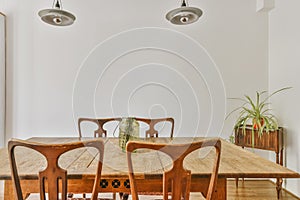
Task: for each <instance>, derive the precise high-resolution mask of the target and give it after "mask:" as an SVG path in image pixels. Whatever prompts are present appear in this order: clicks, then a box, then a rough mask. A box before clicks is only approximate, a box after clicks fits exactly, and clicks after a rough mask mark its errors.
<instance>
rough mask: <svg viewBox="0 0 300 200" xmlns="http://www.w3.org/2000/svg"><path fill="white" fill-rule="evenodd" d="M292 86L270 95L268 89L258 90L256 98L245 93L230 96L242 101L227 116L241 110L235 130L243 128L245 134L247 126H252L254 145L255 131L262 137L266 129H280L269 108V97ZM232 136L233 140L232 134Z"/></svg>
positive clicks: (268, 130) (267, 131)
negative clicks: (238, 95)
mask: <svg viewBox="0 0 300 200" xmlns="http://www.w3.org/2000/svg"><path fill="white" fill-rule="evenodd" d="M290 88H291V87H285V88H281V89H279V90H276V91H275V92H273V93H271V94H270V95H267V91H262V92H256V98H255V99H252V98H251V97H250V96H248V95H244V98H230V99H234V100H239V101H241V102H242V105H241V106H240V107H238V108H236V109H234V110H233V111H231V112H230V113H229V114H228V115H227V117H226V118H228V117H229V116H230V115H231V114H232V113H234V112H237V111H239V115H238V118H237V120H236V123H235V125H234V130H235V131H237V130H238V129H240V128H242V133H243V134H245V133H246V128H247V127H250V128H251V130H252V143H253V145H254V133H255V131H257V132H258V135H259V137H261V136H262V134H263V133H264V131H265V132H266V133H269V132H270V131H274V130H277V129H278V121H277V119H276V117H275V116H274V115H273V114H271V113H270V111H271V109H270V108H269V105H270V103H269V102H268V100H269V98H270V97H272V96H273V95H275V94H277V93H279V92H281V91H283V90H287V89H290ZM230 137H231V140H232V136H230Z"/></svg>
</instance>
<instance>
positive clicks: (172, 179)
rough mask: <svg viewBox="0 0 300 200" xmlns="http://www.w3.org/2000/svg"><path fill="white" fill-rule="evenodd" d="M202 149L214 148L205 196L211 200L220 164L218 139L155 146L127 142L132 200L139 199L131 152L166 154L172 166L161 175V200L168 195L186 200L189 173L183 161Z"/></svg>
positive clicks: (173, 198) (166, 199)
mask: <svg viewBox="0 0 300 200" xmlns="http://www.w3.org/2000/svg"><path fill="white" fill-rule="evenodd" d="M203 147H214V148H215V149H216V154H215V162H214V165H213V169H212V173H211V177H210V182H209V186H208V190H207V194H206V199H207V200H211V199H213V194H214V191H215V188H216V184H217V178H218V169H219V163H220V154H221V141H220V140H219V139H206V140H203V141H198V142H192V143H188V144H155V143H146V142H141V141H129V142H128V143H127V146H126V150H127V163H128V170H129V180H130V188H131V194H132V200H138V199H139V198H138V191H137V186H136V182H135V178H134V167H133V161H132V156H131V154H132V152H134V151H135V150H137V149H152V150H157V151H161V152H163V153H165V154H167V155H168V156H169V157H170V158H171V159H172V161H173V166H172V168H171V169H170V170H168V171H165V172H164V174H163V199H164V200H168V195H169V194H170V193H171V196H172V200H181V199H182V197H183V198H184V199H185V200H188V199H189V193H190V186H191V171H190V170H186V169H184V167H183V161H184V159H185V157H186V156H187V155H188V154H190V153H191V152H193V151H195V150H197V149H200V148H203ZM168 188H171V191H168V190H169V189H168Z"/></svg>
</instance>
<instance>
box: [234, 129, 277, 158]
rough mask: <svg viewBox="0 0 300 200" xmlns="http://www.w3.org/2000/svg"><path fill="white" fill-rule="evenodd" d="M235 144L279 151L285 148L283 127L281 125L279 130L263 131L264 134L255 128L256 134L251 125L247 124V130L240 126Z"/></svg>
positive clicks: (236, 133)
mask: <svg viewBox="0 0 300 200" xmlns="http://www.w3.org/2000/svg"><path fill="white" fill-rule="evenodd" d="M253 138H254V141H253V140H252V139H253ZM235 144H236V145H239V146H242V147H252V148H257V149H263V150H270V151H275V152H276V153H279V151H280V150H281V149H282V148H283V128H281V127H279V128H278V129H277V130H274V131H269V132H266V131H263V133H262V135H259V133H258V131H257V130H254V135H252V126H251V125H247V127H246V130H245V132H244V131H243V128H241V127H240V128H237V129H236V130H235Z"/></svg>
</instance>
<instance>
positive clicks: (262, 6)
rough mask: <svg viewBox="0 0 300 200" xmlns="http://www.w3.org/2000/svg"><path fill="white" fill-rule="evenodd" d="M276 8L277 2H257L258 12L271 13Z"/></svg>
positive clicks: (273, 0)
mask: <svg viewBox="0 0 300 200" xmlns="http://www.w3.org/2000/svg"><path fill="white" fill-rule="evenodd" d="M273 8H275V0H256V12H269V11H271V10H272V9H273Z"/></svg>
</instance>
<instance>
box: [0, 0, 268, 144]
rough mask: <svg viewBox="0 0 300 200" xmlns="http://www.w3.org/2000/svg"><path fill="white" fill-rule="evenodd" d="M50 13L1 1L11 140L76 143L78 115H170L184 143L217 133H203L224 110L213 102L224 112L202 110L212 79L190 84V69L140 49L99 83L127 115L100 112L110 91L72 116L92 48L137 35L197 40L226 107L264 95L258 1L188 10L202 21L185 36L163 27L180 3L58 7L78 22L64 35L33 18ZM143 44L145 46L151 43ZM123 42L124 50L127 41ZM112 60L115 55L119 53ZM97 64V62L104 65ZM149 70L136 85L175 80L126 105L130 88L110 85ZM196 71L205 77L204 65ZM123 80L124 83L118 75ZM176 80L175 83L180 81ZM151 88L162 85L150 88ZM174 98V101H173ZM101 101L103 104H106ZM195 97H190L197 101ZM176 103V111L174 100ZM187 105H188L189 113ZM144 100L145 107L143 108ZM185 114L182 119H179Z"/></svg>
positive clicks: (264, 45)
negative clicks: (70, 139)
mask: <svg viewBox="0 0 300 200" xmlns="http://www.w3.org/2000/svg"><path fill="white" fill-rule="evenodd" d="M51 4H52V2H50V1H46V0H43V1H35V0H26V1H23V0H15V1H10V0H0V8H2V9H3V10H2V11H3V12H4V13H6V14H7V16H8V25H7V26H8V99H7V102H8V107H7V112H8V114H7V138H10V137H21V138H27V137H31V136H37V135H39V136H74V135H77V133H76V123H75V121H76V120H77V119H76V117H77V116H78V115H85V116H88V115H92V117H93V116H95V115H97V116H108V115H111V114H116V115H120V114H128V115H139V116H149V115H151V116H164V115H172V116H174V117H175V120H176V127H175V131H177V135H188V134H189V135H190V134H191V133H192V132H193V131H196V134H197V135H205V134H206V133H205V132H206V131H207V130H208V129H209V127H210V126H212V127H214V126H217V124H214V123H220V122H212V123H211V124H209V123H210V119H211V118H212V117H213V116H212V110H213V109H214V108H217V107H222V106H223V105H224V100H223V99H217V100H215V101H216V103H217V104H220V105H211V104H208V105H209V106H206V105H207V103H210V102H211V99H210V92H209V91H208V89H207V85H205V84H206V83H207V82H206V80H210V81H211V82H213V81H214V78H215V77H214V76H213V77H210V76H207V77H201V76H198V77H196V76H195V71H194V70H193V69H192V67H191V65H190V64H189V63H187V62H184V61H183V60H182V59H180V58H178V57H176V56H173V55H172V54H170V53H162V54H159V52H158V51H157V50H156V51H151V50H146V49H144V50H143V51H139V52H135V53H132V54H130V55H128V56H123V57H122V59H120V60H118V61H119V62H115V63H114V64H113V66H112V67H111V68H110V71H108V72H109V74H108V76H107V77H105V78H106V79H105V80H106V82H105V84H107V85H108V86H111V85H114V86H116V88H117V89H118V91H119V93H117V94H118V95H119V96H117V97H120V98H123V99H124V101H126V102H128V103H129V105H130V106H131V107H130V108H132V109H131V110H129V111H127V110H125V108H126V107H125V106H124V107H120V108H119V107H118V104H117V105H114V106H113V111H112V109H111V108H109V107H108V108H107V107H105V106H103V105H107V104H101V102H108V103H111V102H115V101H114V100H110V98H111V96H110V95H111V94H110V93H109V89H105V88H104V89H103V90H97V89H95V90H94V91H95V99H96V100H98V101H94V99H85V94H84V91H82V92H83V93H82V94H81V95H80V94H77V96H76V98H77V99H75V102H76V101H77V102H79V108H78V104H76V105H75V106H77V108H78V110H75V111H74V107H73V106H74V105H73V104H72V103H74V102H73V100H74V94H73V89H74V88H73V87H74V86H76V88H77V87H84V84H82V85H79V86H78V85H76V80H77V79H76V77H77V75H78V74H82V73H83V71H82V68H81V66H82V65H85V64H86V62H84V61H86V60H85V59H86V58H89V56H88V55H89V53H90V52H91V51H92V49H94V48H96V51H97V50H99V48H97V47H96V46H97V45H98V44H99V43H101V42H103V41H105V40H106V39H107V38H109V37H110V36H112V35H114V34H118V33H120V32H122V31H126V30H130V29H134V28H143V27H160V28H167V29H170V30H174V31H179V32H180V33H183V34H185V35H186V36H189V37H191V38H193V39H194V40H195V41H197V42H198V43H199V44H201V45H202V47H203V49H204V50H206V51H207V52H208V54H209V55H210V57H211V60H213V61H214V63H215V64H216V66H217V69H218V70H219V72H220V76H221V78H222V80H223V82H224V88H225V92H226V95H227V96H228V97H240V96H242V95H243V94H254V92H255V91H256V90H264V89H266V88H267V87H268V80H267V78H266V77H267V73H268V69H267V65H268V59H267V56H268V16H267V15H266V13H263V12H262V13H257V12H256V11H255V9H256V8H255V6H256V2H255V1H240V0H227V1H219V0H210V1H191V2H190V4H191V5H193V6H197V7H201V8H202V9H203V10H204V15H203V17H202V18H201V19H200V20H199V21H198V22H197V23H195V24H192V25H189V26H174V25H171V24H170V23H168V22H167V21H166V20H165V18H164V15H165V13H166V12H167V11H169V10H170V9H172V8H175V7H177V6H179V2H176V1H171V0H168V1H159V0H152V1H149V0H147V1H146V0H132V1H124V0H122V1H121V0H110V1H96V0H93V1H78V0H75V1H74V0H72V1H71V0H64V1H63V5H64V8H65V9H66V10H69V11H72V12H73V13H74V14H75V15H76V17H77V20H76V22H75V24H74V25H72V26H70V27H66V28H57V27H52V26H49V25H46V24H44V23H42V22H41V20H40V19H39V17H38V16H37V12H38V10H40V9H41V8H47V7H50V6H51ZM146 36H148V37H149V38H151V36H149V35H147V34H146ZM155 37H157V35H156V36H155ZM182 41H184V40H183V39H180V40H178V41H169V43H168V42H166V43H167V45H171V46H172V45H175V46H176V50H178V51H180V50H181V46H184V44H183V43H182ZM126 42H128V41H124V43H126ZM133 42H135V41H133ZM124 43H123V42H120V43H119V46H120V47H122V45H123V44H124ZM126 44H127V43H126ZM174 48H175V47H174ZM197 48H198V47H196V46H195V47H194V46H193V47H191V49H189V50H188V51H187V52H186V53H187V55H189V56H191V57H193V58H195V59H196V58H197V56H198V54H199V51H198V49H197ZM100 49H101V48H100ZM203 49H202V50H203ZM116 50H119V49H117V47H116ZM202 50H201V51H202ZM100 56H101V55H99V59H101V58H100ZM104 56H105V54H104ZM204 57H205V56H204ZM94 58H95V56H94ZM200 58H201V57H200ZM205 58H206V59H207V58H209V57H208V56H206V57H205ZM144 59H145V60H144ZM87 60H88V62H93V63H91V65H96V64H97V61H96V60H95V59H94V60H89V59H87ZM121 61H122V62H121ZM99 62H100V60H99ZM149 63H152V65H151V66H149V69H153V70H152V71H151V72H149V74H143V73H141V72H140V73H139V74H138V76H141V77H140V79H143V77H147V78H149V77H150V78H149V81H150V80H151V77H152V76H153V77H155V78H159V77H156V76H155V74H160V73H161V74H165V73H167V72H168V71H169V72H171V71H172V70H173V72H174V70H176V71H177V72H176V73H175V74H174V75H173V74H172V73H169V76H170V77H168V79H167V80H169V81H168V82H166V83H165V82H164V84H166V87H162V86H158V87H156V86H157V85H156V86H155V85H151V87H149V88H147V87H145V88H143V90H142V92H141V93H134V94H135V96H134V97H135V98H134V101H133V102H131V101H130V98H129V97H130V95H129V96H128V93H129V94H130V92H131V91H126V88H128V87H127V86H130V83H132V82H131V81H130V80H127V81H125V82H123V83H122V84H121V85H118V84H116V82H114V81H115V80H120V78H121V77H122V75H124V74H126V73H127V72H128V71H130V70H131V69H133V67H135V66H137V65H141V64H149ZM153 63H154V64H153ZM199 63H200V64H199ZM159 64H164V65H167V66H169V68H168V69H167V71H163V69H166V68H161V69H162V70H160V68H159V66H160V65H159ZM104 67H105V66H101V65H100V66H98V68H97V70H99V71H96V73H100V72H101V70H103V69H104ZM122 67H123V68H122ZM196 67H197V69H203V68H202V66H201V61H200V62H198V64H197V66H196ZM80 69H81V71H80ZM206 69H207V68H206ZM122 70H123V72H122V73H123V74H122V73H120V71H122ZM126 70H127V71H126ZM213 70H215V68H214V69H212V70H211V71H210V70H208V72H204V71H203V74H206V73H210V72H212V71H213ZM200 71H201V70H200ZM92 75H93V74H92ZM114 75H115V76H117V77H114ZM181 75H182V77H181V79H180V76H181ZM109 77H114V78H115V79H110V78H109ZM129 77H130V76H129ZM178 77H179V79H178V80H179V81H176V80H177V78H178ZM134 78H137V77H132V80H133V79H134ZM217 78H219V77H217ZM253 78H254V79H255V81H253ZM86 80H87V82H88V81H89V78H88V77H86ZM122 80H125V79H122ZM159 80H163V79H162V78H161V79H159ZM155 82H156V83H157V82H159V81H157V80H156V79H155ZM216 82H218V80H217V81H216ZM183 84H190V88H188V89H189V90H187V91H185V90H180V88H182V85H183ZM96 86H97V87H96ZM96 86H94V87H95V88H101V87H102V86H103V85H96ZM121 86H122V87H121ZM208 87H211V85H210V86H208ZM76 88H75V89H76ZM129 88H130V87H129ZM191 88H192V90H190V89H191ZM88 89H90V88H88ZM170 89H174V90H170ZM122 91H126V92H127V93H125V96H122V94H123V93H122ZM170 91H175V94H174V93H172V92H170ZM102 92H103V94H108V96H106V95H102ZM185 92H186V93H185ZM192 92H195V93H194V94H195V95H194V96H193V95H192V94H193V93H192ZM89 95H91V94H89ZM153 96H154V97H155V98H153ZM177 97H178V99H179V101H177V100H176V98H177ZM189 98H190V99H191V101H190V102H191V103H189ZM142 99H146V100H147V101H145V102H144V101H142ZM81 100H82V101H81ZM82 102H92V103H93V102H94V103H95V109H92V110H90V109H88V110H84V108H85V107H84V105H82V104H81V103H82ZM178 102H179V103H178ZM80 105H81V106H80ZM135 105H138V106H135ZM180 105H182V106H181V107H180ZM194 105H199V108H200V110H197V109H195V108H194ZM107 106H110V105H107ZM236 106H237V104H236V103H234V102H228V103H227V104H226V108H227V110H232V109H233V108H234V107H236ZM184 110H188V112H186V113H183V111H184ZM217 114H218V115H219V116H218V117H219V118H223V117H224V115H225V113H222V112H221V113H217ZM73 116H74V117H75V119H73ZM186 116H187V117H186ZM233 119H234V117H232V118H231V119H229V120H228V121H226V122H225V126H224V129H223V132H222V133H220V132H217V133H210V134H213V135H220V136H222V137H224V138H227V137H228V136H229V135H230V131H231V129H232V124H233ZM196 125H199V127H197V126H196ZM194 127H196V130H195V129H194ZM192 134H193V133H192Z"/></svg>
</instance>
